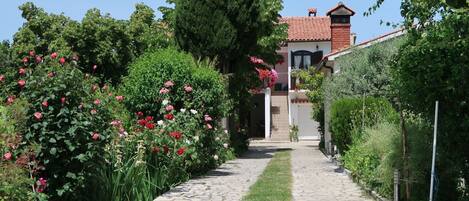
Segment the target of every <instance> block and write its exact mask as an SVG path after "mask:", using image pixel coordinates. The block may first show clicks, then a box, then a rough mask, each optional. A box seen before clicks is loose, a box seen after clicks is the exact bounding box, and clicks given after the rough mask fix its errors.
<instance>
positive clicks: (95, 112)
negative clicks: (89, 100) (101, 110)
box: [90, 109, 98, 115]
mask: <svg viewBox="0 0 469 201" xmlns="http://www.w3.org/2000/svg"><path fill="white" fill-rule="evenodd" d="M90 113H91V114H92V115H95V114H97V113H98V111H97V110H96V109H92V110H91V112H90Z"/></svg>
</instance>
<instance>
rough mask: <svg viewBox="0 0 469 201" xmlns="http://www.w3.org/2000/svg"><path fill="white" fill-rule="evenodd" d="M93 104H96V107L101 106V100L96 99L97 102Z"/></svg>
mask: <svg viewBox="0 0 469 201" xmlns="http://www.w3.org/2000/svg"><path fill="white" fill-rule="evenodd" d="M93 103H94V104H95V105H100V104H101V100H99V99H96V100H94V102H93Z"/></svg>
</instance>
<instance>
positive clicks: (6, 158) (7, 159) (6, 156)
mask: <svg viewBox="0 0 469 201" xmlns="http://www.w3.org/2000/svg"><path fill="white" fill-rule="evenodd" d="M11 157H12V154H11V152H7V153H5V154H3V158H4V159H5V160H6V161H9V160H11Z"/></svg>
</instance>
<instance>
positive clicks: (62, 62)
mask: <svg viewBox="0 0 469 201" xmlns="http://www.w3.org/2000/svg"><path fill="white" fill-rule="evenodd" d="M59 63H60V64H62V65H64V63H65V58H63V57H62V58H60V59H59Z"/></svg>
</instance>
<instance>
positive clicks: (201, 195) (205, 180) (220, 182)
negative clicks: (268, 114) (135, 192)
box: [155, 147, 275, 201]
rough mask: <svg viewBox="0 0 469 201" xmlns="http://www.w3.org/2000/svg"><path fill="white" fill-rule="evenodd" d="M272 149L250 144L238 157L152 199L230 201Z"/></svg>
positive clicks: (250, 180)
mask: <svg viewBox="0 0 469 201" xmlns="http://www.w3.org/2000/svg"><path fill="white" fill-rule="evenodd" d="M274 152H275V149H269V148H267V147H262V148H256V147H251V148H250V151H249V152H248V153H247V154H246V155H245V156H244V157H242V158H238V159H236V160H233V161H228V162H227V163H225V164H223V165H221V166H220V167H219V168H217V169H215V170H212V171H209V172H208V173H207V174H206V175H205V176H203V177H199V178H194V179H191V180H189V181H188V182H186V183H184V184H181V185H179V186H177V187H175V188H174V189H172V190H170V191H169V192H167V193H165V194H163V195H161V196H160V197H158V198H157V199H155V201H232V200H233V201H234V200H241V198H242V197H243V196H244V195H245V194H247V192H248V191H249V187H250V186H251V185H252V184H254V183H255V182H256V180H257V178H258V177H259V175H261V174H262V171H264V169H265V167H266V166H267V163H268V162H269V161H270V159H271V158H272V156H273V153H274Z"/></svg>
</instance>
